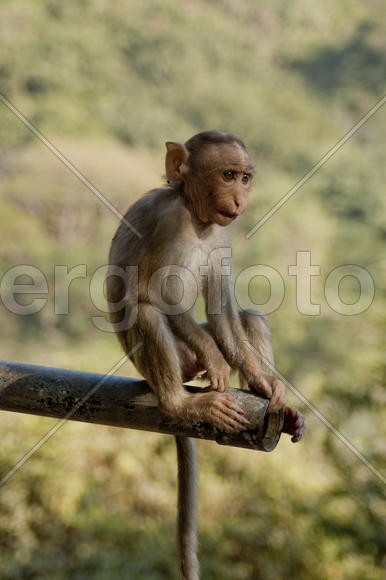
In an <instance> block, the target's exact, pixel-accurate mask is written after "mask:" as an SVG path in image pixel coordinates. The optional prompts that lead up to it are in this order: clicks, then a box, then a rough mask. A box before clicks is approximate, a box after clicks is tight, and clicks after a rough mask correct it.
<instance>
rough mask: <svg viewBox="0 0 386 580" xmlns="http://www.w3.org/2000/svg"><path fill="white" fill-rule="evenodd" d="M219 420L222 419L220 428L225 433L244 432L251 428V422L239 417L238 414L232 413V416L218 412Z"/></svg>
mask: <svg viewBox="0 0 386 580" xmlns="http://www.w3.org/2000/svg"><path fill="white" fill-rule="evenodd" d="M217 418H218V419H220V425H219V426H220V428H222V429H223V430H224V431H232V432H238V431H244V430H245V429H247V428H248V426H249V424H250V423H249V421H248V419H246V418H245V417H243V416H242V415H239V414H238V413H236V412H232V413H231V414H228V413H225V412H221V411H220V412H218V413H217Z"/></svg>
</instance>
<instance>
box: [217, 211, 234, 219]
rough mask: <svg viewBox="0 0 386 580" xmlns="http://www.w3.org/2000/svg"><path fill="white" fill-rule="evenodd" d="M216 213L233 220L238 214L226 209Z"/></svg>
mask: <svg viewBox="0 0 386 580" xmlns="http://www.w3.org/2000/svg"><path fill="white" fill-rule="evenodd" d="M218 213H219V214H220V215H222V216H224V217H226V218H229V219H231V220H234V219H235V218H237V216H238V215H239V214H238V213H229V212H227V211H219V212H218Z"/></svg>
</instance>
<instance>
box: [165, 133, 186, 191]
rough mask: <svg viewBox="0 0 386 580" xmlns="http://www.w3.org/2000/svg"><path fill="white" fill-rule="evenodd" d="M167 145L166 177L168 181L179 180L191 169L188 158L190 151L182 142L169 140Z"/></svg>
mask: <svg viewBox="0 0 386 580" xmlns="http://www.w3.org/2000/svg"><path fill="white" fill-rule="evenodd" d="M165 145H166V159H165V169H166V179H167V180H168V181H178V180H179V179H182V178H183V177H184V175H186V174H187V172H188V171H189V165H188V159H189V151H188V150H187V148H186V147H185V145H182V144H181V143H174V142H173V141H167V142H166V143H165Z"/></svg>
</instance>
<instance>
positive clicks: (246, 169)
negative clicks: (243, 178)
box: [206, 163, 254, 175]
mask: <svg viewBox="0 0 386 580" xmlns="http://www.w3.org/2000/svg"><path fill="white" fill-rule="evenodd" d="M227 169H230V170H231V171H235V172H236V173H252V174H253V172H254V166H253V165H252V164H248V165H244V166H240V165H234V164H233V163H228V164H227V165H223V164H221V165H218V166H216V167H212V169H210V170H209V171H207V172H206V174H207V175H211V174H212V173H216V172H218V171H226V170H227Z"/></svg>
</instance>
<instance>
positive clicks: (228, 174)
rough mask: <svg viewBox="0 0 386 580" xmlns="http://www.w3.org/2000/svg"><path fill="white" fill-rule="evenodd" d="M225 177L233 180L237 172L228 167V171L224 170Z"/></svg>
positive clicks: (226, 179)
mask: <svg viewBox="0 0 386 580" xmlns="http://www.w3.org/2000/svg"><path fill="white" fill-rule="evenodd" d="M223 177H224V179H225V181H232V179H234V178H235V172H234V171H232V169H227V171H224V173H223Z"/></svg>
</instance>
